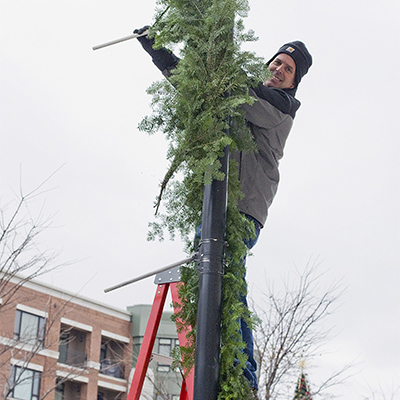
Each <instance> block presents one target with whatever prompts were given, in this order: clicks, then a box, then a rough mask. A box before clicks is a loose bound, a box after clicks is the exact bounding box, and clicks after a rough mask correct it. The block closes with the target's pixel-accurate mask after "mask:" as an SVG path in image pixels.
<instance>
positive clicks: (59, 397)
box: [54, 383, 65, 400]
mask: <svg viewBox="0 0 400 400" xmlns="http://www.w3.org/2000/svg"><path fill="white" fill-rule="evenodd" d="M64 391H65V384H64V383H59V384H57V386H56V393H55V397H54V400H63V399H64Z"/></svg>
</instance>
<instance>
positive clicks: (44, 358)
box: [0, 278, 132, 400]
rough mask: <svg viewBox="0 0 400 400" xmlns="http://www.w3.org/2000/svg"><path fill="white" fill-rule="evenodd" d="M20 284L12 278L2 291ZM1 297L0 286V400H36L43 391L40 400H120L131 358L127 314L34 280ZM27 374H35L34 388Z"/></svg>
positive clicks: (124, 399)
mask: <svg viewBox="0 0 400 400" xmlns="http://www.w3.org/2000/svg"><path fill="white" fill-rule="evenodd" d="M20 283H21V281H20V279H17V278H13V279H12V281H11V282H9V283H8V284H7V285H8V286H7V288H8V289H12V288H15V287H16V286H17V285H19V284H20ZM7 288H6V289H7ZM6 293H7V290H5V289H4V288H2V290H1V292H0V296H1V294H3V298H1V299H0V397H1V398H7V399H12V398H14V397H13V396H14V395H15V397H16V398H25V397H27V398H29V399H32V400H36V399H39V398H43V397H44V396H45V394H46V393H47V392H49V394H48V395H47V396H46V397H45V398H46V400H59V399H63V400H96V399H101V400H111V399H113V400H114V399H120V400H126V396H127V392H128V390H129V386H128V381H129V374H130V371H131V360H132V337H131V332H132V324H131V316H130V314H129V313H128V312H127V311H124V310H119V309H116V308H113V307H110V306H107V305H105V304H100V303H98V302H95V301H92V300H90V299H87V298H85V297H83V296H75V295H73V294H70V293H66V292H64V291H62V290H60V289H57V288H54V287H52V286H50V285H46V284H43V283H39V282H36V281H35V282H34V281H31V282H26V283H25V284H24V285H23V286H21V287H20V288H19V289H18V290H17V291H16V292H15V293H14V294H13V295H12V296H9V297H7V294H6ZM42 325H43V326H42ZM36 327H38V329H36ZM43 332H44V334H43ZM42 337H43V340H42ZM24 369H25V370H27V372H25V375H23V376H22V377H19V378H18V376H19V375H18V374H20V373H21V371H23V370H24ZM26 374H28V375H29V374H30V375H29V376H28V375H26ZM31 375H32V377H38V376H39V378H40V389H38V387H37V386H35V384H34V383H32V382H35V381H34V378H31ZM12 377H14V384H13V378H12ZM29 385H30V386H29ZM13 387H14V391H11V393H10V394H9V395H8V397H5V395H6V394H7V392H8V391H9V390H10V389H12V388H13ZM56 387H57V390H56V389H55V388H56ZM29 390H30V391H31V394H30V395H29V394H27V393H28V392H29ZM38 392H39V393H38ZM29 396H30V397H29ZM35 396H38V397H35Z"/></svg>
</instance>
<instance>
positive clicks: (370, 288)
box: [0, 0, 400, 399]
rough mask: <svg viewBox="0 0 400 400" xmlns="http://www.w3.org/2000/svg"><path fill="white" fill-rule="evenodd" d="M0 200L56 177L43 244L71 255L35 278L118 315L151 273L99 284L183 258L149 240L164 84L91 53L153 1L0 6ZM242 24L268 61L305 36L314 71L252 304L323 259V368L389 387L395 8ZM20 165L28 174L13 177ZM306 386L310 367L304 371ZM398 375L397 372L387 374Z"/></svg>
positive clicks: (159, 165)
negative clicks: (336, 294) (159, 89)
mask: <svg viewBox="0 0 400 400" xmlns="http://www.w3.org/2000/svg"><path fill="white" fill-rule="evenodd" d="M0 5H1V9H0V26H1V28H0V29H1V36H0V45H1V64H0V65H1V74H0V79H1V92H0V97H1V109H0V110H1V111H0V113H1V142H0V173H1V181H0V190H1V194H2V197H3V199H5V200H9V199H11V198H12V196H13V194H12V190H17V189H18V187H19V185H20V175H21V176H22V178H21V180H22V184H21V185H22V187H23V189H24V191H25V192H28V191H30V190H31V189H33V188H34V187H35V186H37V185H38V184H40V183H41V182H42V181H44V180H45V179H46V178H47V177H48V176H49V175H51V174H52V173H53V172H54V171H56V170H57V169H59V168H60V167H61V166H62V168H61V169H60V170H59V171H58V172H57V173H56V174H55V176H53V177H52V178H51V181H50V182H49V183H48V184H47V185H46V188H55V190H52V191H50V192H48V193H46V195H45V199H46V202H45V205H44V212H45V214H46V215H53V214H54V217H53V221H54V229H51V231H49V232H47V233H45V234H44V239H43V240H44V245H45V246H47V247H49V248H50V249H58V248H62V256H61V259H62V260H65V261H74V260H80V261H77V262H76V263H74V264H72V265H70V266H68V267H66V268H64V269H61V270H59V271H58V272H56V273H53V274H51V275H48V276H47V277H46V278H45V279H44V280H45V281H47V282H49V283H52V284H53V285H56V286H59V287H62V288H65V289H67V290H69V291H73V292H77V291H79V292H80V293H81V294H83V295H85V296H88V297H91V298H94V299H97V300H99V301H102V302H105V303H109V304H113V305H115V306H117V307H120V308H125V306H127V305H132V304H137V303H151V302H152V300H153V297H154V292H155V286H154V284H153V280H152V279H151V278H150V279H147V280H146V281H143V282H141V283H137V284H134V285H132V286H129V287H127V288H125V289H120V290H118V291H116V292H114V293H110V294H104V293H103V289H104V288H106V287H108V286H111V285H114V284H116V283H119V282H122V281H125V280H128V279H130V278H133V277H135V276H138V275H141V274H143V273H144V272H146V271H148V270H152V269H156V268H159V267H161V266H164V265H168V264H170V263H172V262H175V261H177V260H180V259H182V258H185V257H186V255H185V254H184V253H183V251H182V245H181V243H180V242H179V241H176V242H169V241H166V242H164V243H158V242H155V243H148V242H147V241H146V233H147V223H148V221H150V220H152V213H153V208H152V205H153V200H154V198H155V196H156V195H157V193H158V183H159V181H160V180H161V179H162V177H163V174H164V172H165V170H166V167H167V163H166V161H165V150H166V143H165V140H164V138H163V136H162V134H159V135H156V136H153V137H147V136H146V135H145V134H144V133H141V132H139V131H138V129H137V125H138V123H139V121H140V120H141V119H142V118H143V116H144V115H147V114H148V113H149V112H150V110H149V103H150V97H149V96H148V95H147V94H146V93H145V90H146V88H147V87H148V86H149V85H150V84H151V83H152V82H153V81H155V80H159V79H161V75H160V73H159V71H158V70H157V69H156V67H155V66H153V64H152V63H151V61H150V59H149V57H148V56H147V54H145V53H144V51H143V50H142V49H141V46H140V45H139V44H138V43H137V42H136V41H129V42H125V43H122V44H118V45H115V46H112V47H108V48H106V49H102V50H98V51H95V52H94V51H92V46H94V45H96V44H99V43H103V42H106V41H109V40H112V39H115V38H118V37H122V36H126V35H129V34H130V33H131V32H132V30H133V29H134V28H136V27H141V26H143V25H145V24H149V23H151V22H152V18H153V15H154V8H155V3H154V2H152V1H140V2H136V4H135V2H132V1H131V2H128V1H113V2H111V1H104V0H101V1H99V0H97V1H93V0H87V1H79V2H78V1H76V0H72V1H69V2H61V1H57V0H53V1H49V0H41V1H35V2H33V1H26V0H15V1H5V0H0ZM250 7H251V11H250V14H249V18H247V19H246V25H247V26H248V27H251V28H253V29H254V30H255V31H256V34H257V35H258V36H259V38H260V40H259V41H258V42H256V43H255V44H252V45H251V49H252V50H254V51H255V52H256V53H257V54H258V55H262V56H264V57H265V58H268V57H269V56H271V55H273V54H274V53H275V51H276V50H277V49H278V48H279V47H280V46H281V45H282V44H283V43H285V42H287V41H291V40H302V41H304V42H305V43H306V44H307V46H308V48H309V50H310V52H311V53H312V55H313V57H314V65H313V66H312V68H311V69H310V72H309V74H308V75H307V76H306V77H305V78H304V79H303V81H302V83H301V85H300V89H299V90H298V98H299V100H300V101H301V102H302V107H301V108H300V110H299V112H298V114H297V117H296V120H295V125H294V127H293V130H292V133H291V136H290V137H289V140H288V143H287V147H286V152H285V157H284V159H283V161H282V163H281V179H282V180H281V185H280V188H279V191H278V195H277V197H276V199H275V202H274V204H273V206H272V207H271V209H270V217H269V220H268V222H267V225H266V227H265V229H264V230H263V232H262V235H261V238H260V241H259V243H258V244H257V246H256V247H255V249H254V252H253V253H254V257H252V258H251V259H250V260H249V261H248V280H249V285H250V289H251V291H252V293H253V297H254V298H255V299H256V300H257V298H259V293H260V292H261V291H262V290H263V287H265V282H266V281H272V282H278V281H279V280H280V278H281V277H282V276H287V275H288V274H290V273H293V271H294V270H295V268H296V267H297V268H298V269H300V270H302V269H303V268H304V267H305V266H306V264H307V263H309V262H310V260H311V262H313V261H315V260H318V262H319V263H320V268H321V270H324V271H328V272H327V273H326V274H325V276H324V278H323V279H322V281H321V286H328V285H329V284H330V283H331V282H332V281H333V280H335V279H343V283H344V285H345V286H346V287H347V292H346V294H345V295H344V296H343V297H342V298H341V307H340V308H339V310H338V311H336V313H335V314H334V315H332V317H331V319H330V323H331V324H332V326H334V327H335V332H336V336H335V338H334V339H333V340H332V341H331V342H330V345H329V348H330V350H332V353H331V354H326V355H324V356H323V357H322V358H321V360H320V361H319V363H320V364H319V365H318V367H320V368H321V369H325V368H326V369H329V368H335V367H338V366H340V365H341V364H343V363H346V362H348V361H351V360H354V359H357V362H358V363H359V365H358V368H357V369H358V370H360V371H361V372H360V373H359V374H358V375H357V376H355V377H354V378H352V379H351V380H350V382H349V384H348V385H347V386H346V387H344V388H341V389H340V392H341V393H342V394H343V397H342V398H344V399H361V398H363V397H362V395H363V394H365V393H367V392H368V390H367V387H368V385H370V386H372V387H377V386H378V385H379V384H381V385H382V386H383V387H384V388H389V389H390V388H392V387H396V384H397V385H398V384H399V378H398V376H399V358H400V349H399V336H400V323H399V300H400V298H399V283H400V276H399V265H400V263H399V261H400V254H399V238H400V208H399V204H400V201H399V200H400V198H399V197H400V196H399V170H400V168H399V156H398V154H399V150H400V149H399V128H400V126H399V122H398V114H399V112H400V107H399V106H400V104H399V89H400V85H399V83H400V80H399V70H400V59H399V54H400V53H399V50H400V46H399V38H400V31H399V26H400V24H399V22H400V20H399V6H398V2H397V1H395V0H383V1H380V2H377V1H371V0H364V1H355V0H347V1H343V0H336V1H334V2H333V1H329V2H328V1H323V2H322V1H317V0H314V1H312V0H304V1H301V0H287V1H285V2H279V3H269V4H268V3H266V2H264V1H260V0H252V1H250ZM21 171H22V172H21ZM309 374H310V376H309V377H310V381H311V383H312V381H313V375H314V374H315V375H317V374H318V372H317V371H311V370H310V372H309ZM395 376H397V378H395Z"/></svg>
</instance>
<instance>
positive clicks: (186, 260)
mask: <svg viewBox="0 0 400 400" xmlns="http://www.w3.org/2000/svg"><path fill="white" fill-rule="evenodd" d="M197 256H198V254H197V253H195V254H193V255H192V256H191V257H189V258H185V259H184V260H181V261H178V262H176V263H173V264H170V265H167V266H166V267H162V268H159V269H156V270H154V271H151V272H148V273H147V274H144V275H141V276H139V277H137V278H133V279H130V280H129V281H126V282H122V283H119V284H118V285H115V286H111V287H109V288H107V289H104V292H105V293H108V292H111V291H113V290H115V289H119V288H122V287H124V286H127V285H130V284H131V283H135V282H138V281H141V280H142V279H145V278H148V277H150V276H153V275H156V274H160V273H161V272H165V271H168V270H170V269H172V268H175V267H180V266H181V265H183V264H187V263H190V262H192V261H195V260H196V259H197ZM168 282H177V281H170V280H169V279H168ZM155 283H161V282H155Z"/></svg>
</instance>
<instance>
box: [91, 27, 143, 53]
mask: <svg viewBox="0 0 400 400" xmlns="http://www.w3.org/2000/svg"><path fill="white" fill-rule="evenodd" d="M148 33H149V31H148V30H147V31H144V32H143V33H142V34H141V35H138V34H136V33H133V34H132V35H128V36H124V37H122V38H120V39H115V40H111V41H110V42H106V43H102V44H98V45H96V46H93V47H92V49H93V50H98V49H102V48H103V47H107V46H111V45H113V44H117V43H121V42H125V41H126V40H131V39H136V38H138V37H141V36H146V35H147V34H148Z"/></svg>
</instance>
